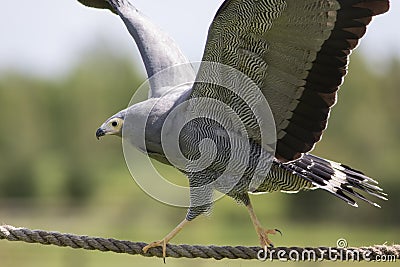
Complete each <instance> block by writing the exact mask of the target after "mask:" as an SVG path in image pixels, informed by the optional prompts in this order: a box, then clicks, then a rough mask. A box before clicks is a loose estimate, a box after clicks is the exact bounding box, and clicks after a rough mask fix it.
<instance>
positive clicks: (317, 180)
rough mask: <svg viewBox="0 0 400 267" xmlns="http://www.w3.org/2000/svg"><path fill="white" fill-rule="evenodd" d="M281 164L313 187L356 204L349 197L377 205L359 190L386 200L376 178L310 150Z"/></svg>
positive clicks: (352, 204)
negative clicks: (310, 152) (321, 156)
mask: <svg viewBox="0 0 400 267" xmlns="http://www.w3.org/2000/svg"><path fill="white" fill-rule="evenodd" d="M281 167H282V168H285V169H287V170H288V171H291V172H292V173H296V174H297V175H300V176H301V177H302V178H304V179H306V180H307V181H309V182H311V183H312V184H313V186H314V187H313V188H314V189H317V188H320V189H323V190H326V191H328V192H329V193H331V194H333V195H335V196H337V197H338V198H340V199H342V200H344V201H346V202H347V203H348V204H350V205H351V206H354V207H358V205H357V203H356V201H355V200H354V199H353V198H352V197H355V198H358V199H361V200H363V201H365V202H367V203H369V204H371V205H373V206H375V207H379V208H380V206H379V205H378V204H376V203H375V202H372V201H371V200H369V199H367V198H366V197H364V196H363V195H362V194H361V193H359V192H357V191H355V190H358V191H362V192H365V193H367V194H369V195H371V196H374V197H377V198H379V199H382V200H387V198H386V196H387V194H386V193H384V192H383V190H382V188H380V187H378V186H377V185H378V182H377V181H375V180H374V179H372V178H370V177H368V176H366V175H364V174H363V173H362V172H360V171H357V170H354V169H352V168H350V167H348V166H346V165H343V164H340V163H337V162H333V161H330V160H326V159H323V158H320V157H317V156H314V155H311V154H304V156H303V157H302V158H301V159H298V160H296V161H292V162H290V163H286V164H282V165H281Z"/></svg>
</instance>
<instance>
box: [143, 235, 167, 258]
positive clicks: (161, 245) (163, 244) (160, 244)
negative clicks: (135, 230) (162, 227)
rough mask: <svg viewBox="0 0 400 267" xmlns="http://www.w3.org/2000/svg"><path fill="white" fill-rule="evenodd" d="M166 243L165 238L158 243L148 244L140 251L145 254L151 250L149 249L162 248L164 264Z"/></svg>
mask: <svg viewBox="0 0 400 267" xmlns="http://www.w3.org/2000/svg"><path fill="white" fill-rule="evenodd" d="M167 243H168V240H166V238H164V239H161V240H159V241H155V242H152V243H150V244H148V245H147V246H145V247H144V248H143V249H142V250H143V252H144V253H147V251H148V250H149V249H151V248H155V247H162V248H163V260H164V263H165V257H166V255H167Z"/></svg>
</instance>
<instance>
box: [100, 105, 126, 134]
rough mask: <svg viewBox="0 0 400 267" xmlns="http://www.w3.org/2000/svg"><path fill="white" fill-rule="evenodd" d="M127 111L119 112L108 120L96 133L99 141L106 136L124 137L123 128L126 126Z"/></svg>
mask: <svg viewBox="0 0 400 267" xmlns="http://www.w3.org/2000/svg"><path fill="white" fill-rule="evenodd" d="M125 113H126V112H125V110H123V111H120V112H118V113H117V114H115V115H113V116H112V117H111V118H109V119H107V120H106V121H105V122H104V123H103V124H102V125H101V126H100V127H99V129H97V131H96V137H97V139H100V137H102V136H105V135H116V136H119V137H122V127H123V125H124V119H125Z"/></svg>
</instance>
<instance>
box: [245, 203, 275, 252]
mask: <svg viewBox="0 0 400 267" xmlns="http://www.w3.org/2000/svg"><path fill="white" fill-rule="evenodd" d="M246 208H247V210H248V211H249V214H250V218H251V221H252V222H253V225H254V228H255V229H256V232H257V235H258V237H259V238H260V243H261V247H262V248H264V249H265V248H267V247H269V246H271V247H273V246H274V245H273V244H272V242H271V240H270V239H269V238H268V235H269V234H272V235H274V234H276V233H277V232H278V233H280V231H279V230H277V229H267V230H266V229H264V228H263V227H262V226H261V223H260V221H259V220H258V218H257V216H256V214H255V212H254V209H253V206H252V205H251V203H249V204H248V205H246Z"/></svg>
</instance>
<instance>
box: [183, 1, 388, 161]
mask: <svg viewBox="0 0 400 267" xmlns="http://www.w3.org/2000/svg"><path fill="white" fill-rule="evenodd" d="M388 9H389V1H388V0H245V1H244V0H226V1H225V2H224V3H223V4H222V6H221V7H220V9H219V10H218V12H217V14H216V16H215V18H214V21H213V23H212V25H211V27H210V30H209V35H208V40H207V44H206V48H205V52H204V56H203V61H211V62H218V63H222V64H225V65H228V66H231V67H233V68H235V69H237V70H240V71H241V72H243V73H244V74H245V75H247V76H248V77H249V78H250V79H252V80H253V81H254V82H255V83H256V84H257V85H258V87H259V88H260V90H261V91H262V94H263V95H264V96H265V98H266V100H267V101H268V103H269V105H270V108H271V110H272V113H273V116H274V119H275V124H276V134H277V139H278V140H277V147H276V157H277V158H278V159H279V160H281V161H283V162H286V161H291V160H294V159H297V158H299V157H301V156H302V154H303V153H305V152H308V151H310V150H312V149H313V147H314V145H315V143H316V142H318V141H319V140H320V138H321V136H322V132H323V131H324V129H325V128H326V126H327V121H328V117H329V112H330V109H331V107H332V106H333V105H334V104H335V102H336V93H337V90H338V88H339V86H340V85H341V83H342V81H343V77H344V76H345V75H346V73H347V65H348V57H349V55H350V52H351V50H352V49H354V48H355V47H356V46H357V44H358V40H359V39H360V38H361V37H362V36H363V35H364V34H365V31H366V26H367V25H368V24H369V22H370V21H371V18H372V17H373V16H375V15H378V14H381V13H384V12H386V11H387V10H388ZM201 71H202V70H201V68H200V72H199V74H198V76H201V75H202V73H201ZM243 90H246V89H245V88H243ZM191 97H192V98H196V97H211V98H215V99H218V100H221V101H223V102H225V103H228V104H229V101H232V102H233V100H230V99H235V98H234V97H233V96H232V95H229V93H228V94H227V92H226V91H224V90H219V91H218V90H213V88H212V87H210V85H208V84H205V83H196V84H195V85H194V87H193V91H192V95H191ZM232 104H233V103H232ZM233 105H237V104H233ZM236 110H237V111H238V112H239V116H240V117H242V118H246V114H243V113H241V112H242V111H244V112H246V109H240V108H239V109H238V108H237V109H236ZM243 121H244V123H245V124H246V123H248V121H249V120H248V118H247V120H246V119H244V120H243ZM246 127H249V128H251V127H252V126H251V125H250V124H247V125H246ZM252 130H253V131H249V135H250V138H254V139H255V140H257V135H259V132H257V129H252Z"/></svg>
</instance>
